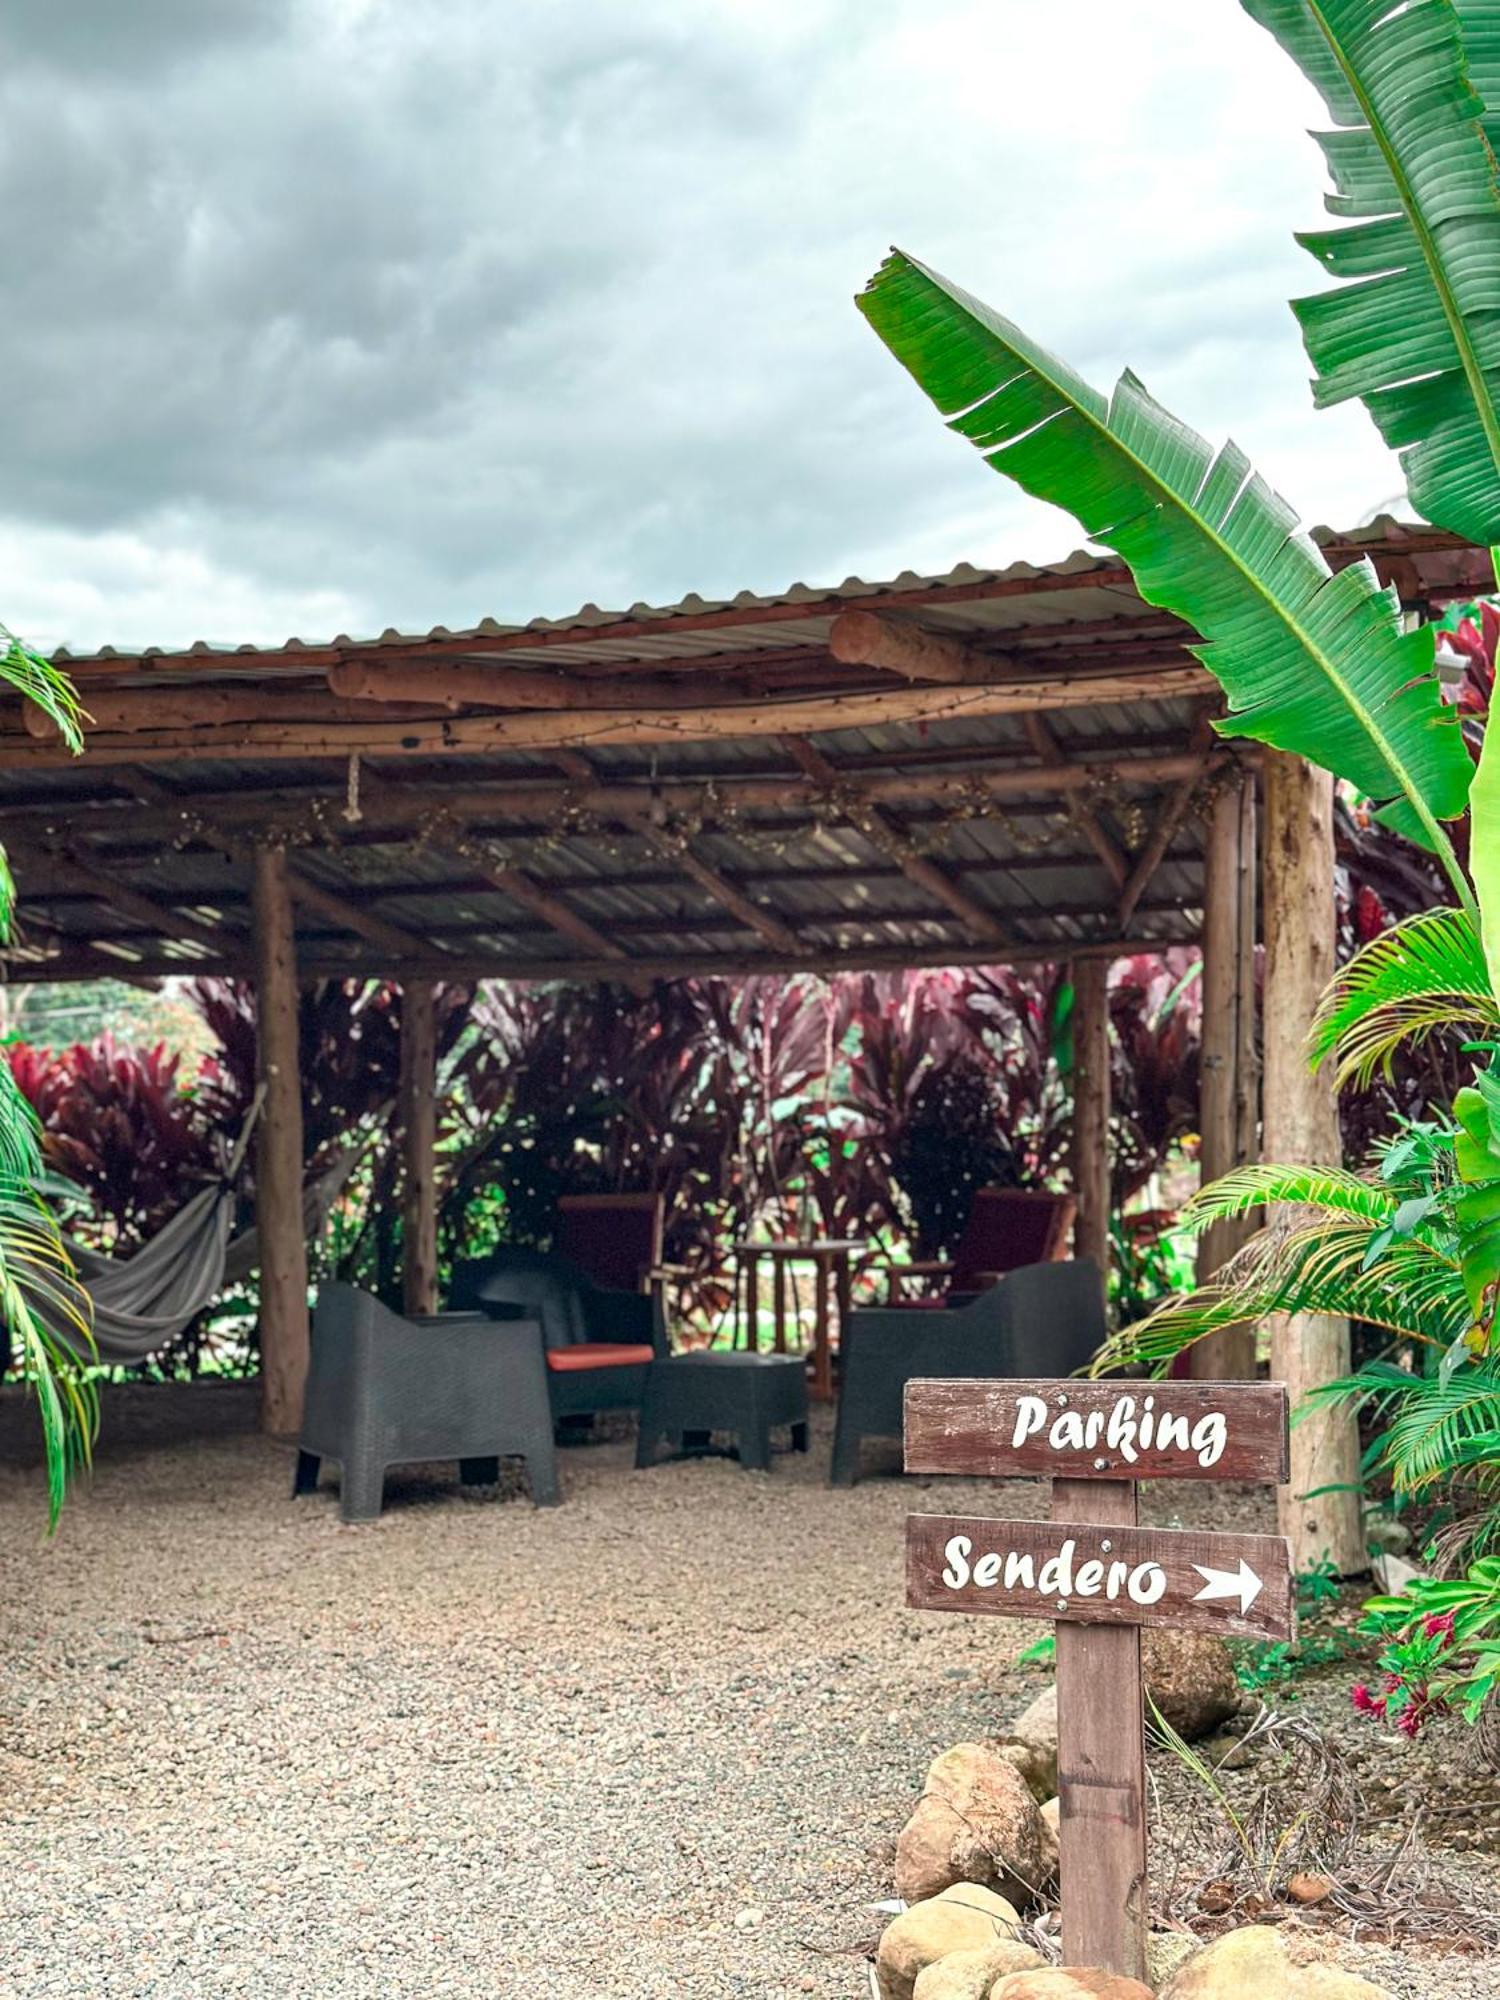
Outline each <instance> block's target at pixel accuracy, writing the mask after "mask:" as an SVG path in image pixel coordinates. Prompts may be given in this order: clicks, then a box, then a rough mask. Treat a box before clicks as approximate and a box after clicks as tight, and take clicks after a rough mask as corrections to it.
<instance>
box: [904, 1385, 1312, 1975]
mask: <svg viewBox="0 0 1500 2000" xmlns="http://www.w3.org/2000/svg"><path fill="white" fill-rule="evenodd" d="M1287 1456H1288V1454H1287V1395H1286V1391H1285V1389H1284V1388H1282V1387H1281V1386H1280V1385H1279V1384H1276V1383H1272V1384H1270V1385H1269V1386H1267V1385H1264V1384H1260V1383H1254V1382H1234V1383H1228V1382H1077V1381H1065V1382H981V1381H967V1382H937V1381H927V1382H911V1383H908V1385H907V1389H906V1469H907V1471H908V1472H958V1473H969V1474H971V1475H973V1474H978V1475H979V1476H980V1477H1000V1478H1004V1477H1007V1476H1009V1475H1012V1474H1018V1475H1034V1474H1037V1473H1041V1474H1043V1475H1050V1477H1051V1480H1052V1519H1051V1520H1050V1521H990V1520H982V1519H974V1518H968V1519H965V1518H957V1519H955V1518H953V1517H951V1516H949V1515H946V1514H944V1515H931V1514H916V1515H913V1516H912V1517H911V1518H910V1519H909V1520H908V1522H907V1529H906V1601H907V1603H908V1604H911V1605H914V1606H915V1607H916V1608H917V1609H919V1610H926V1611H969V1612H974V1611H979V1612H989V1613H991V1614H994V1615H998V1616H1000V1617H1002V1618H1047V1619H1052V1620H1054V1621H1055V1623H1056V1627H1057V1790H1058V1798H1059V1801H1060V1808H1059V1819H1058V1840H1059V1847H1060V1861H1059V1868H1060V1872H1061V1877H1062V1890H1063V1894H1062V1945H1063V1957H1064V1959H1065V1960H1066V1961H1067V1962H1068V1963H1069V1964H1071V1965H1102V1966H1106V1967H1108V1969H1109V1970H1110V1971H1112V1972H1118V1973H1122V1974H1125V1975H1127V1976H1128V1977H1130V1978H1132V1979H1139V1980H1144V1978H1145V1976H1146V1907H1147V1901H1148V1898H1147V1895H1146V1750H1145V1737H1144V1731H1143V1728H1142V1710H1143V1705H1144V1700H1143V1691H1142V1676H1141V1631H1140V1628H1141V1627H1142V1626H1143V1625H1175V1626H1177V1627H1179V1628H1181V1629H1187V1630H1191V1631H1199V1632H1203V1631H1208V1632H1217V1633H1221V1634H1223V1635H1225V1636H1227V1637H1244V1638H1266V1637H1269V1638H1274V1639H1290V1638H1291V1637H1292V1636H1293V1632H1294V1625H1295V1620H1294V1615H1293V1602H1294V1600H1293V1593H1292V1574H1291V1550H1290V1547H1289V1545H1288V1544H1287V1543H1286V1542H1285V1541H1284V1540H1282V1539H1281V1538H1280V1537H1279V1536H1276V1535H1215V1534H1205V1533H1202V1532H1200V1531H1199V1530H1196V1529H1186V1528H1142V1527H1139V1526H1138V1525H1137V1521H1136V1500H1137V1485H1136V1482H1137V1481H1138V1480H1141V1479H1223V1480H1230V1479H1250V1480H1261V1481H1265V1482H1267V1483H1270V1482H1273V1481H1274V1482H1276V1483H1278V1484H1280V1483H1282V1482H1284V1481H1285V1480H1286V1478H1287V1473H1288V1468H1287Z"/></svg>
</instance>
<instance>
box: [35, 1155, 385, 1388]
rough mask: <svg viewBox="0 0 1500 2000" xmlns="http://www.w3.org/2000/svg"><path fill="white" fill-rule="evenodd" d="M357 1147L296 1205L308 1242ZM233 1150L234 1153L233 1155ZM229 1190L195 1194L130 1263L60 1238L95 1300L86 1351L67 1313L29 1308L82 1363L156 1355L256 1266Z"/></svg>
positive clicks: (252, 1240) (224, 1185) (256, 1242)
mask: <svg viewBox="0 0 1500 2000" xmlns="http://www.w3.org/2000/svg"><path fill="white" fill-rule="evenodd" d="M362 1150H363V1149H362V1148H361V1147H354V1148H352V1149H351V1150H350V1151H348V1152H347V1153H344V1154H341V1155H340V1156H339V1158H338V1159H337V1160H336V1161H335V1162H334V1164H333V1166H332V1167H330V1168H329V1170H328V1172H327V1173H325V1174H324V1175H322V1176H321V1178H320V1179H318V1180H316V1181H314V1182H313V1183H312V1185H311V1186H310V1187H309V1188H308V1189H307V1192H306V1193H305V1194H304V1196H303V1198H302V1213H303V1219H304V1222H305V1224H306V1227H307V1233H308V1238H309V1240H310V1241H311V1240H315V1239H316V1238H317V1237H318V1236H319V1235H320V1234H321V1233H322V1229H323V1224H324V1223H325V1222H326V1220H327V1218H328V1211H329V1209H330V1208H331V1207H332V1206H333V1202H334V1199H335V1197H336V1196H337V1195H338V1192H339V1190H340V1189H341V1188H342V1187H343V1185H344V1183H345V1181H347V1180H348V1178H349V1176H350V1174H351V1173H352V1172H353V1171H354V1167H355V1164H356V1162H357V1161H358V1159H359V1156H360V1153H361V1151H362ZM238 1151H239V1149H238V1148H237V1149H236V1152H237V1153H238ZM234 1200H235V1195H234V1186H233V1183H232V1180H231V1179H230V1178H229V1177H227V1176H226V1178H225V1179H224V1180H222V1181H216V1182H215V1183H214V1184H213V1186H211V1187H206V1188H204V1189H202V1190H201V1192H199V1193H198V1194H195V1195H194V1196H193V1198H192V1200H191V1201H189V1202H188V1203H187V1204H186V1206H185V1207H183V1208H180V1209H179V1210H178V1211H177V1213H176V1214H175V1215H174V1216H173V1217H172V1219H171V1221H170V1222H168V1223H166V1224H165V1225H164V1226H163V1227H162V1228H161V1229H159V1230H158V1231H157V1232H156V1234H155V1235H154V1236H153V1237H152V1238H151V1241H150V1242H149V1243H145V1244H143V1245H142V1246H141V1248H140V1249H139V1250H137V1251H136V1252H135V1254H134V1255H133V1256H131V1257H125V1258H115V1257H106V1256H105V1255H104V1254H103V1253H102V1252H100V1251H98V1250H90V1249H88V1248H86V1246H85V1245H83V1244H81V1243H77V1242H75V1241H74V1240H73V1239H72V1238H71V1237H67V1236H65V1237H64V1238H63V1241H64V1242H65V1243H66V1244H67V1247H68V1253H69V1255H70V1256H71V1257H72V1259H73V1263H74V1265H75V1267H76V1269H77V1272H78V1277H79V1281H80V1283H81V1284H82V1286H83V1288H84V1290H85V1291H86V1292H87V1293H88V1295H89V1298H90V1299H91V1300H92V1301H93V1307H94V1324H93V1341H92V1344H91V1343H90V1342H88V1341H87V1340H85V1338H84V1337H83V1335H82V1334H80V1333H79V1331H78V1328H77V1327H76V1326H75V1325H74V1324H73V1323H72V1322H71V1321H70V1320H69V1319H68V1317H67V1315H66V1313H65V1312H63V1311H62V1310H61V1308H60V1307H58V1306H56V1305H54V1304H53V1303H52V1302H51V1301H49V1300H48V1299H46V1298H45V1297H43V1298H38V1297H36V1295H35V1294H33V1296H32V1306H33V1309H34V1310H35V1311H36V1312H37V1313H38V1314H39V1316H40V1317H41V1318H42V1319H43V1320H45V1321H46V1323H47V1325H48V1327H50V1328H51V1330H52V1331H53V1332H54V1333H55V1334H56V1335H57V1336H58V1337H59V1338H60V1339H62V1340H64V1341H66V1342H67V1343H68V1345H69V1346H70V1347H72V1348H73V1350H74V1351H75V1353H77V1354H78V1355H79V1357H80V1358H81V1359H83V1360H87V1361H93V1360H98V1361H107V1362H113V1363H115V1364H117V1365H123V1366H127V1367H128V1366H129V1365H130V1364H131V1363H132V1362H136V1361H145V1360H147V1359H148V1358H149V1357H150V1356H151V1355H153V1354H156V1353H159V1352H160V1350H161V1349H162V1348H164V1347H168V1346H170V1344H171V1343H172V1342H173V1341H174V1340H175V1339H176V1338H177V1336H178V1334H180V1333H181V1332H182V1331H183V1329H184V1328H185V1327H186V1326H187V1325H188V1324H189V1323H190V1322H191V1321H192V1320H193V1319H194V1318H195V1317H196V1315H197V1314H198V1313H200V1312H202V1310H203V1308H204V1307H205V1306H206V1305H209V1304H211V1303H212V1301H213V1300H214V1299H215V1298H217V1297H218V1295H219V1293H220V1292H221V1291H222V1290H223V1289H224V1287H225V1286H226V1285H235V1284H239V1283H240V1282H241V1281H242V1280H243V1279H245V1278H247V1277H248V1276H249V1275H250V1273H251V1272H252V1271H253V1270H254V1269H255V1268H256V1266H257V1264H258V1263H259V1262H260V1239H259V1236H258V1234H257V1232H256V1231H255V1230H254V1229H247V1230H244V1231H242V1233H241V1234H240V1235H238V1236H235V1237H231V1236H230V1234H229V1231H230V1229H231V1227H232V1225H233V1222H234Z"/></svg>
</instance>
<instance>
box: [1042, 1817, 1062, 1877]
mask: <svg viewBox="0 0 1500 2000" xmlns="http://www.w3.org/2000/svg"><path fill="white" fill-rule="evenodd" d="M1041 1817H1042V1852H1043V1856H1044V1858H1045V1859H1046V1861H1047V1862H1048V1864H1049V1865H1050V1867H1051V1870H1052V1873H1053V1874H1054V1875H1055V1874H1056V1873H1057V1865H1058V1858H1059V1855H1058V1849H1059V1845H1060V1840H1061V1828H1060V1823H1061V1819H1062V1800H1061V1799H1048V1801H1047V1803H1046V1804H1045V1805H1044V1806H1043V1807H1042V1814H1041Z"/></svg>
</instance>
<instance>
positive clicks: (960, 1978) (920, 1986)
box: [912, 1942, 1044, 2000]
mask: <svg viewBox="0 0 1500 2000" xmlns="http://www.w3.org/2000/svg"><path fill="white" fill-rule="evenodd" d="M1043 1963H1044V1961H1043V1960H1042V1958H1041V1957H1040V1956H1039V1955H1038V1954H1037V1953H1036V1952H1034V1951H1033V1950H1032V1949H1031V1946H1030V1945H1029V1944H1018V1943H1014V1942H1007V1943H1005V1944H987V1945H981V1946H980V1947H979V1948H978V1950H976V1951H950V1952H949V1954H948V1956H947V1957H946V1958H940V1959H937V1960H936V1961H935V1962H934V1963H933V1964H932V1965H929V1966H928V1967H927V1968H926V1970H925V1971H923V1972H919V1973H918V1974H917V1983H916V1985H915V1986H914V1987H913V1988H912V2000H989V1996H990V1990H991V1988H992V1987H993V1986H994V1985H995V1982H996V1981H997V1980H999V1979H1003V1978H1004V1977H1005V1975H1006V1974H1007V1973H1008V1972H1025V1971H1027V1970H1028V1969H1029V1968H1031V1967H1033V1966H1038V1965H1041V1964H1043Z"/></svg>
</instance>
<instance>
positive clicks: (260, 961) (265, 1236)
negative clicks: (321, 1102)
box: [252, 847, 309, 1437]
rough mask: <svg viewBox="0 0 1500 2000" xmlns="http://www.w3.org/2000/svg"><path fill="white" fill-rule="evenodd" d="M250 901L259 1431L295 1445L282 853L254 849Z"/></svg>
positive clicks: (292, 981)
mask: <svg viewBox="0 0 1500 2000" xmlns="http://www.w3.org/2000/svg"><path fill="white" fill-rule="evenodd" d="M252 894H253V911H254V919H255V923H254V930H255V1021H256V1049H257V1064H258V1071H259V1080H260V1087H261V1090H262V1091H263V1093H264V1096H263V1099H262V1103H261V1112H260V1122H259V1124H258V1125H257V1126H256V1132H255V1220H256V1228H257V1231H258V1233H259V1237H260V1388H261V1405H260V1406H261V1425H262V1428H263V1429H265V1430H267V1431H269V1432H270V1433H271V1434H272V1435H273V1436H276V1437H295V1436H296V1435H297V1434H298V1432H299V1431H300V1430H301V1428H302V1399H303V1392H304V1389H305V1387H306V1383H307V1359H308V1346H309V1326H308V1316H307V1238H306V1236H305V1234H304V1230H305V1227H306V1225H305V1222H304V1219H303V1214H302V1145H303V1137H302V1068H301V1059H300V1051H299V1048H298V1018H297V956H296V941H295V933H294V927H293V919H292V897H291V884H290V881H289V879H288V869H287V858H286V849H285V848H284V847H258V848H257V849H256V850H255V855H254V862H253V872H252Z"/></svg>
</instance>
